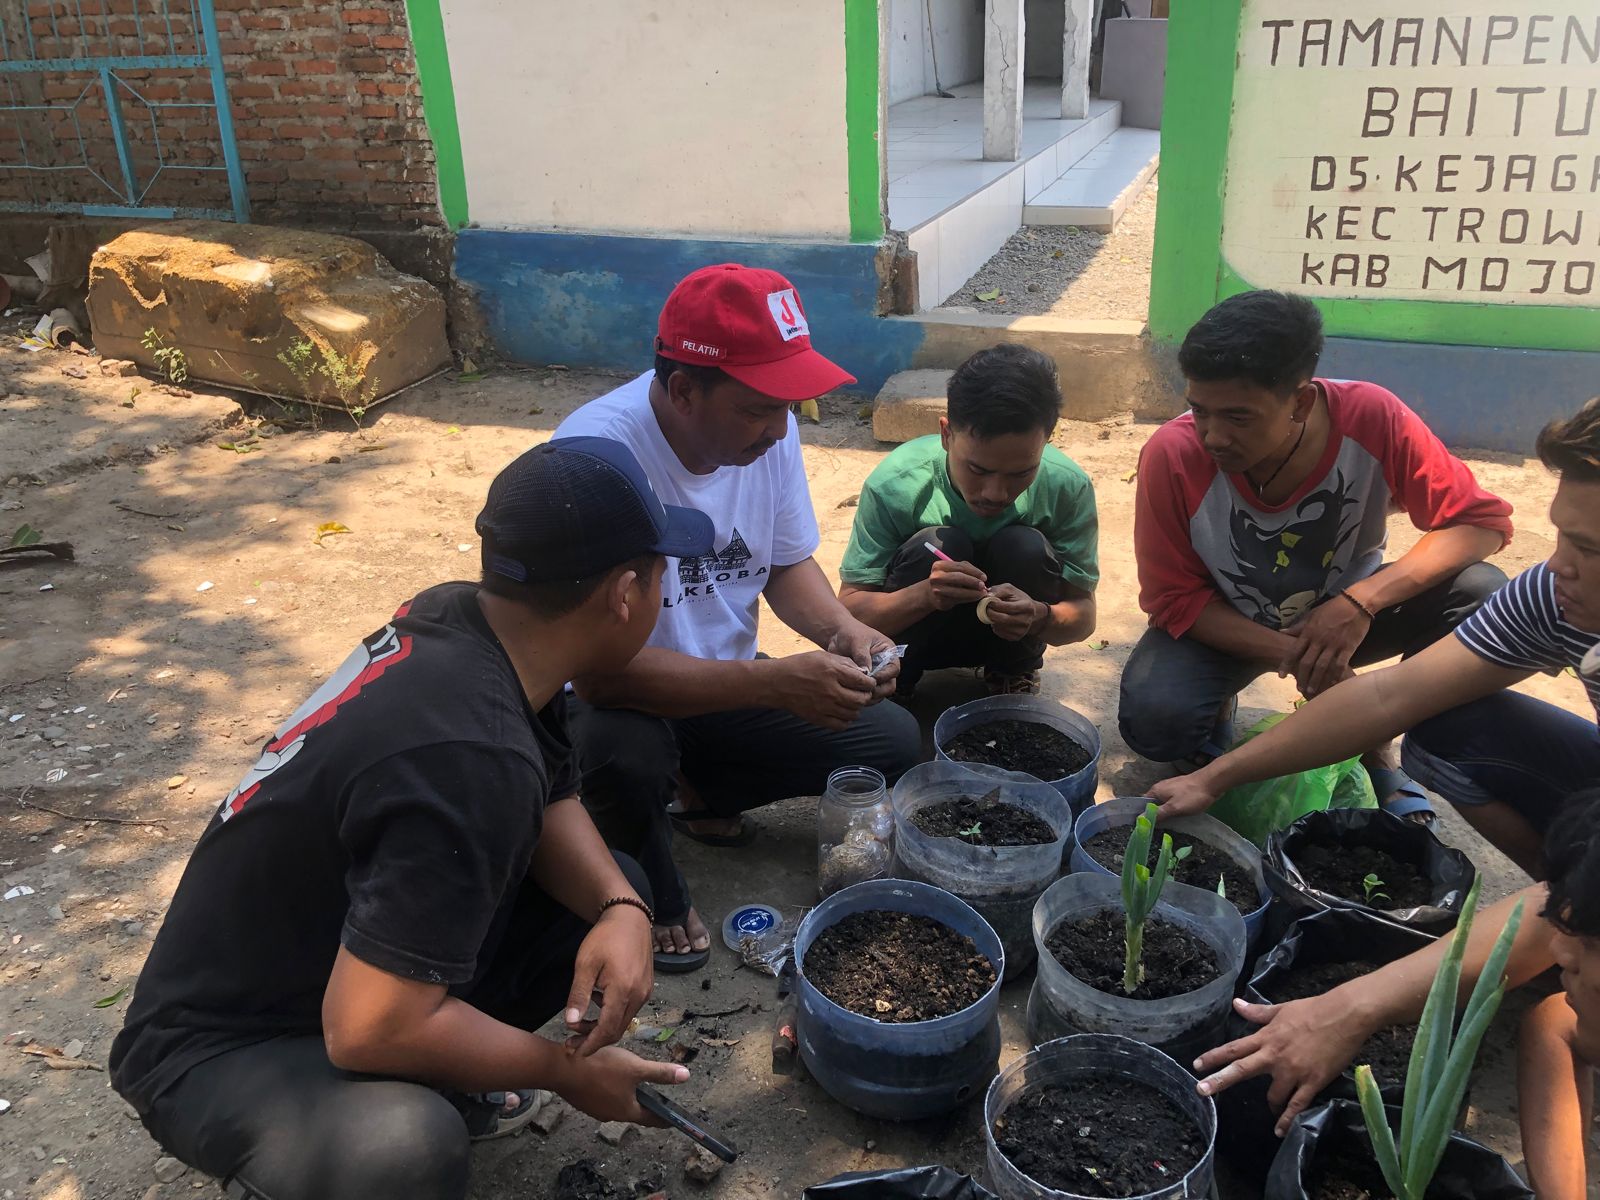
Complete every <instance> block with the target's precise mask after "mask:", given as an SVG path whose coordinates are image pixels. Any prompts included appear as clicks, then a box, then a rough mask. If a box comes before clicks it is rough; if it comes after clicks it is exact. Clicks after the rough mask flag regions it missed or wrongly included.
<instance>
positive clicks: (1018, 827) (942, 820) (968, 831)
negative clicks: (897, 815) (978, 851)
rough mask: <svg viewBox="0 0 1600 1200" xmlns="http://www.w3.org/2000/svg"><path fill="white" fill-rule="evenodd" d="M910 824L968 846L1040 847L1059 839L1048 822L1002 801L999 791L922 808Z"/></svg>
mask: <svg viewBox="0 0 1600 1200" xmlns="http://www.w3.org/2000/svg"><path fill="white" fill-rule="evenodd" d="M911 823H912V824H913V825H915V826H916V827H917V828H918V829H920V830H922V832H923V833H925V834H927V835H928V836H929V837H948V838H959V839H960V840H961V841H963V842H966V843H967V845H969V846H1038V845H1041V844H1044V843H1049V842H1053V841H1055V840H1056V831H1055V830H1054V829H1051V828H1050V823H1049V822H1048V821H1043V820H1040V819H1039V818H1038V817H1036V816H1034V815H1033V814H1032V813H1031V812H1029V811H1028V810H1027V809H1025V808H1018V807H1017V806H1016V805H1015V804H1006V803H1004V802H1003V801H1001V799H1000V789H999V788H995V790H994V791H992V792H990V793H989V794H988V795H987V796H983V797H981V798H973V797H971V796H964V797H962V798H961V799H959V800H945V801H941V802H940V803H938V804H930V805H928V807H927V808H919V809H918V810H917V811H916V812H915V813H913V814H912V817H911Z"/></svg>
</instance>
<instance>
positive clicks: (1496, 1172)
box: [1264, 1100, 1534, 1200]
mask: <svg viewBox="0 0 1600 1200" xmlns="http://www.w3.org/2000/svg"><path fill="white" fill-rule="evenodd" d="M1386 1111H1387V1112H1388V1114H1389V1121H1390V1124H1391V1125H1395V1126H1398V1124H1399V1122H1400V1110H1399V1109H1398V1108H1392V1107H1391V1108H1389V1109H1387V1110H1386ZM1341 1150H1344V1151H1354V1152H1355V1153H1357V1154H1370V1153H1371V1141H1370V1140H1369V1139H1368V1137H1367V1127H1366V1124H1365V1123H1364V1122H1363V1121H1362V1119H1361V1107H1360V1105H1358V1104H1356V1103H1355V1102H1354V1101H1351V1100H1334V1101H1331V1102H1330V1103H1328V1104H1325V1105H1323V1106H1322V1107H1320V1108H1313V1109H1309V1110H1307V1111H1306V1112H1303V1113H1301V1114H1300V1116H1299V1117H1297V1118H1296V1119H1295V1122H1294V1124H1293V1125H1292V1126H1291V1127H1290V1129H1289V1134H1288V1136H1287V1137H1285V1138H1284V1139H1283V1145H1282V1146H1281V1147H1280V1148H1279V1150H1278V1157H1277V1158H1275V1159H1274V1160H1273V1162H1272V1170H1271V1172H1270V1173H1269V1174H1268V1176H1267V1188H1266V1195H1265V1197H1264V1200H1311V1190H1310V1184H1311V1181H1312V1179H1314V1178H1315V1177H1316V1172H1317V1169H1318V1164H1319V1163H1320V1162H1323V1161H1326V1157H1325V1156H1331V1155H1333V1154H1336V1153H1338V1152H1340V1151H1341ZM1428 1200H1534V1195H1533V1192H1532V1190H1531V1189H1529V1187H1528V1185H1527V1184H1525V1183H1523V1182H1522V1178H1521V1176H1519V1175H1518V1174H1517V1173H1516V1171H1514V1170H1512V1168H1511V1164H1510V1163H1508V1162H1506V1160H1505V1159H1504V1158H1502V1157H1501V1156H1500V1155H1498V1154H1496V1153H1495V1152H1494V1151H1493V1150H1490V1149H1489V1148H1488V1147H1487V1146H1481V1145H1479V1144H1478V1143H1477V1142H1474V1141H1472V1140H1471V1139H1470V1138H1467V1137H1463V1136H1462V1135H1461V1134H1459V1133H1452V1134H1451V1135H1450V1142H1449V1144H1448V1145H1447V1146H1446V1147H1445V1151H1444V1158H1443V1159H1441V1160H1440V1162H1439V1170H1438V1171H1437V1172H1436V1173H1435V1174H1434V1177H1433V1183H1432V1185H1431V1186H1430V1187H1429V1188H1428Z"/></svg>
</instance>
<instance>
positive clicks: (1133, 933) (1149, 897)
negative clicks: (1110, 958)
mask: <svg viewBox="0 0 1600 1200" xmlns="http://www.w3.org/2000/svg"><path fill="white" fill-rule="evenodd" d="M1155 828H1156V806H1155V805H1154V804H1150V805H1146V807H1145V810H1144V815H1143V816H1141V817H1140V818H1139V819H1138V820H1137V821H1135V822H1134V824H1133V832H1132V833H1131V834H1129V835H1128V848H1127V850H1126V851H1125V852H1124V853H1123V855H1122V909H1123V914H1124V915H1123V937H1124V943H1125V954H1124V958H1123V960H1122V990H1123V991H1125V992H1127V993H1129V994H1130V995H1131V994H1132V993H1133V992H1134V991H1136V990H1137V989H1138V987H1139V985H1140V984H1141V983H1143V982H1144V923H1145V918H1147V917H1148V916H1149V915H1150V913H1151V910H1153V909H1154V908H1155V906H1156V901H1158V900H1160V899H1161V889H1162V888H1164V887H1166V886H1167V877H1168V876H1169V875H1171V874H1172V864H1173V863H1175V862H1179V861H1181V860H1182V859H1184V858H1187V857H1188V855H1189V851H1190V850H1191V849H1193V847H1191V846H1185V847H1184V848H1183V849H1182V850H1179V851H1178V852H1177V853H1176V854H1174V853H1173V851H1172V835H1171V834H1170V833H1164V834H1162V835H1161V853H1160V854H1159V855H1157V856H1156V865H1155V868H1154V870H1152V869H1151V868H1150V867H1149V866H1147V865H1146V864H1147V862H1148V861H1149V858H1150V840H1151V838H1152V837H1154V836H1155Z"/></svg>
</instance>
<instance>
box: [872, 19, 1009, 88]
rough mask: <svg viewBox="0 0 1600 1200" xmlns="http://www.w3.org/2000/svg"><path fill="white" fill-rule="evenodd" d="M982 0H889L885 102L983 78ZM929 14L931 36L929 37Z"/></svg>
mask: <svg viewBox="0 0 1600 1200" xmlns="http://www.w3.org/2000/svg"><path fill="white" fill-rule="evenodd" d="M984 3H985V0H889V27H888V47H889V103H890V104H898V103H899V102H900V101H902V100H910V99H911V98H912V97H914V96H926V95H930V94H931V93H932V92H933V91H934V88H935V80H934V69H933V60H934V53H935V51H937V54H938V59H939V72H938V83H940V84H943V85H944V86H945V87H946V88H950V87H952V86H954V85H955V84H958V83H971V82H972V81H974V80H977V79H982V78H983V11H984ZM930 12H931V14H932V17H933V22H932V29H933V38H932V39H931V40H930V39H929V37H928V30H929V21H928V17H929V14H930Z"/></svg>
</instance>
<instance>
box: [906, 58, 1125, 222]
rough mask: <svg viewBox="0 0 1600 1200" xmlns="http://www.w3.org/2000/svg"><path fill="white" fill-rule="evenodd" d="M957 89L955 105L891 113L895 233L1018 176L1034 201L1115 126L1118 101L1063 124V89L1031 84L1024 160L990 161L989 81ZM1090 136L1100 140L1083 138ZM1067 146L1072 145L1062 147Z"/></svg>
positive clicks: (934, 102) (936, 101)
mask: <svg viewBox="0 0 1600 1200" xmlns="http://www.w3.org/2000/svg"><path fill="white" fill-rule="evenodd" d="M951 91H952V92H954V93H955V97H956V98H955V99H953V100H946V99H944V98H942V97H939V96H918V97H916V98H915V99H912V100H905V101H902V102H901V103H899V104H896V105H893V106H891V107H890V109H889V124H888V130H887V138H888V142H887V146H886V150H885V153H886V157H887V159H888V177H889V224H890V226H891V227H892V228H894V229H898V230H902V231H904V232H908V233H909V232H910V231H912V230H914V229H917V228H918V227H919V226H921V225H924V224H926V223H927V222H928V221H931V220H932V219H933V218H935V217H937V216H938V215H939V214H940V213H942V212H944V211H945V210H946V209H949V208H952V207H954V206H955V205H957V204H959V203H960V202H961V201H963V200H965V199H967V198H968V197H969V196H971V195H973V194H974V193H975V192H978V191H980V190H982V189H983V188H984V187H986V186H987V185H989V184H992V183H994V182H995V181H996V180H998V179H1001V178H1003V177H1004V176H1006V175H1009V174H1010V173H1011V172H1013V171H1018V170H1021V171H1024V172H1025V180H1024V189H1023V190H1024V191H1025V192H1027V193H1028V195H1030V196H1031V195H1033V194H1034V193H1036V192H1038V191H1040V190H1042V189H1043V188H1044V187H1045V186H1047V185H1048V184H1049V183H1051V182H1052V181H1054V180H1055V179H1057V178H1059V177H1060V175H1061V174H1062V172H1064V171H1065V170H1066V169H1067V168H1068V167H1069V166H1071V165H1072V163H1073V162H1076V161H1077V159H1079V158H1081V157H1082V156H1083V155H1084V154H1087V153H1088V152H1089V151H1090V150H1091V149H1093V148H1094V146H1095V145H1096V144H1097V143H1098V142H1099V141H1101V140H1102V139H1103V138H1105V137H1106V136H1107V135H1109V134H1110V132H1111V131H1112V130H1113V129H1115V128H1116V121H1115V118H1114V114H1112V111H1111V110H1113V109H1114V108H1115V107H1116V105H1115V103H1114V102H1112V101H1109V100H1094V101H1091V103H1090V114H1089V118H1088V119H1087V120H1083V121H1067V120H1063V119H1062V118H1061V117H1060V116H1059V113H1060V112H1061V88H1060V85H1059V84H1057V83H1054V82H1052V81H1049V80H1032V81H1029V82H1028V83H1027V84H1026V85H1025V86H1024V89H1023V100H1022V117H1023V120H1022V161H1020V162H985V161H984V158H983V84H981V83H966V84H961V85H960V86H958V87H955V88H952V89H951ZM1108 115H1111V116H1112V119H1111V120H1110V121H1109V123H1108V122H1107V120H1106V118H1107V116H1108ZM1090 134H1098V136H1095V137H1093V139H1092V140H1089V138H1088V137H1087V136H1083V135H1090ZM1075 135H1079V136H1075ZM1063 142H1065V143H1069V145H1068V146H1067V147H1065V148H1063V147H1061V145H1060V144H1061V143H1063ZM1080 142H1082V143H1084V144H1082V145H1081V147H1080V146H1079V145H1078V143H1080ZM1063 150H1065V153H1064V152H1063ZM1069 154H1070V157H1068V155H1069ZM1018 217H1019V219H1020V217H1021V213H1020V212H1019V213H1018Z"/></svg>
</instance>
